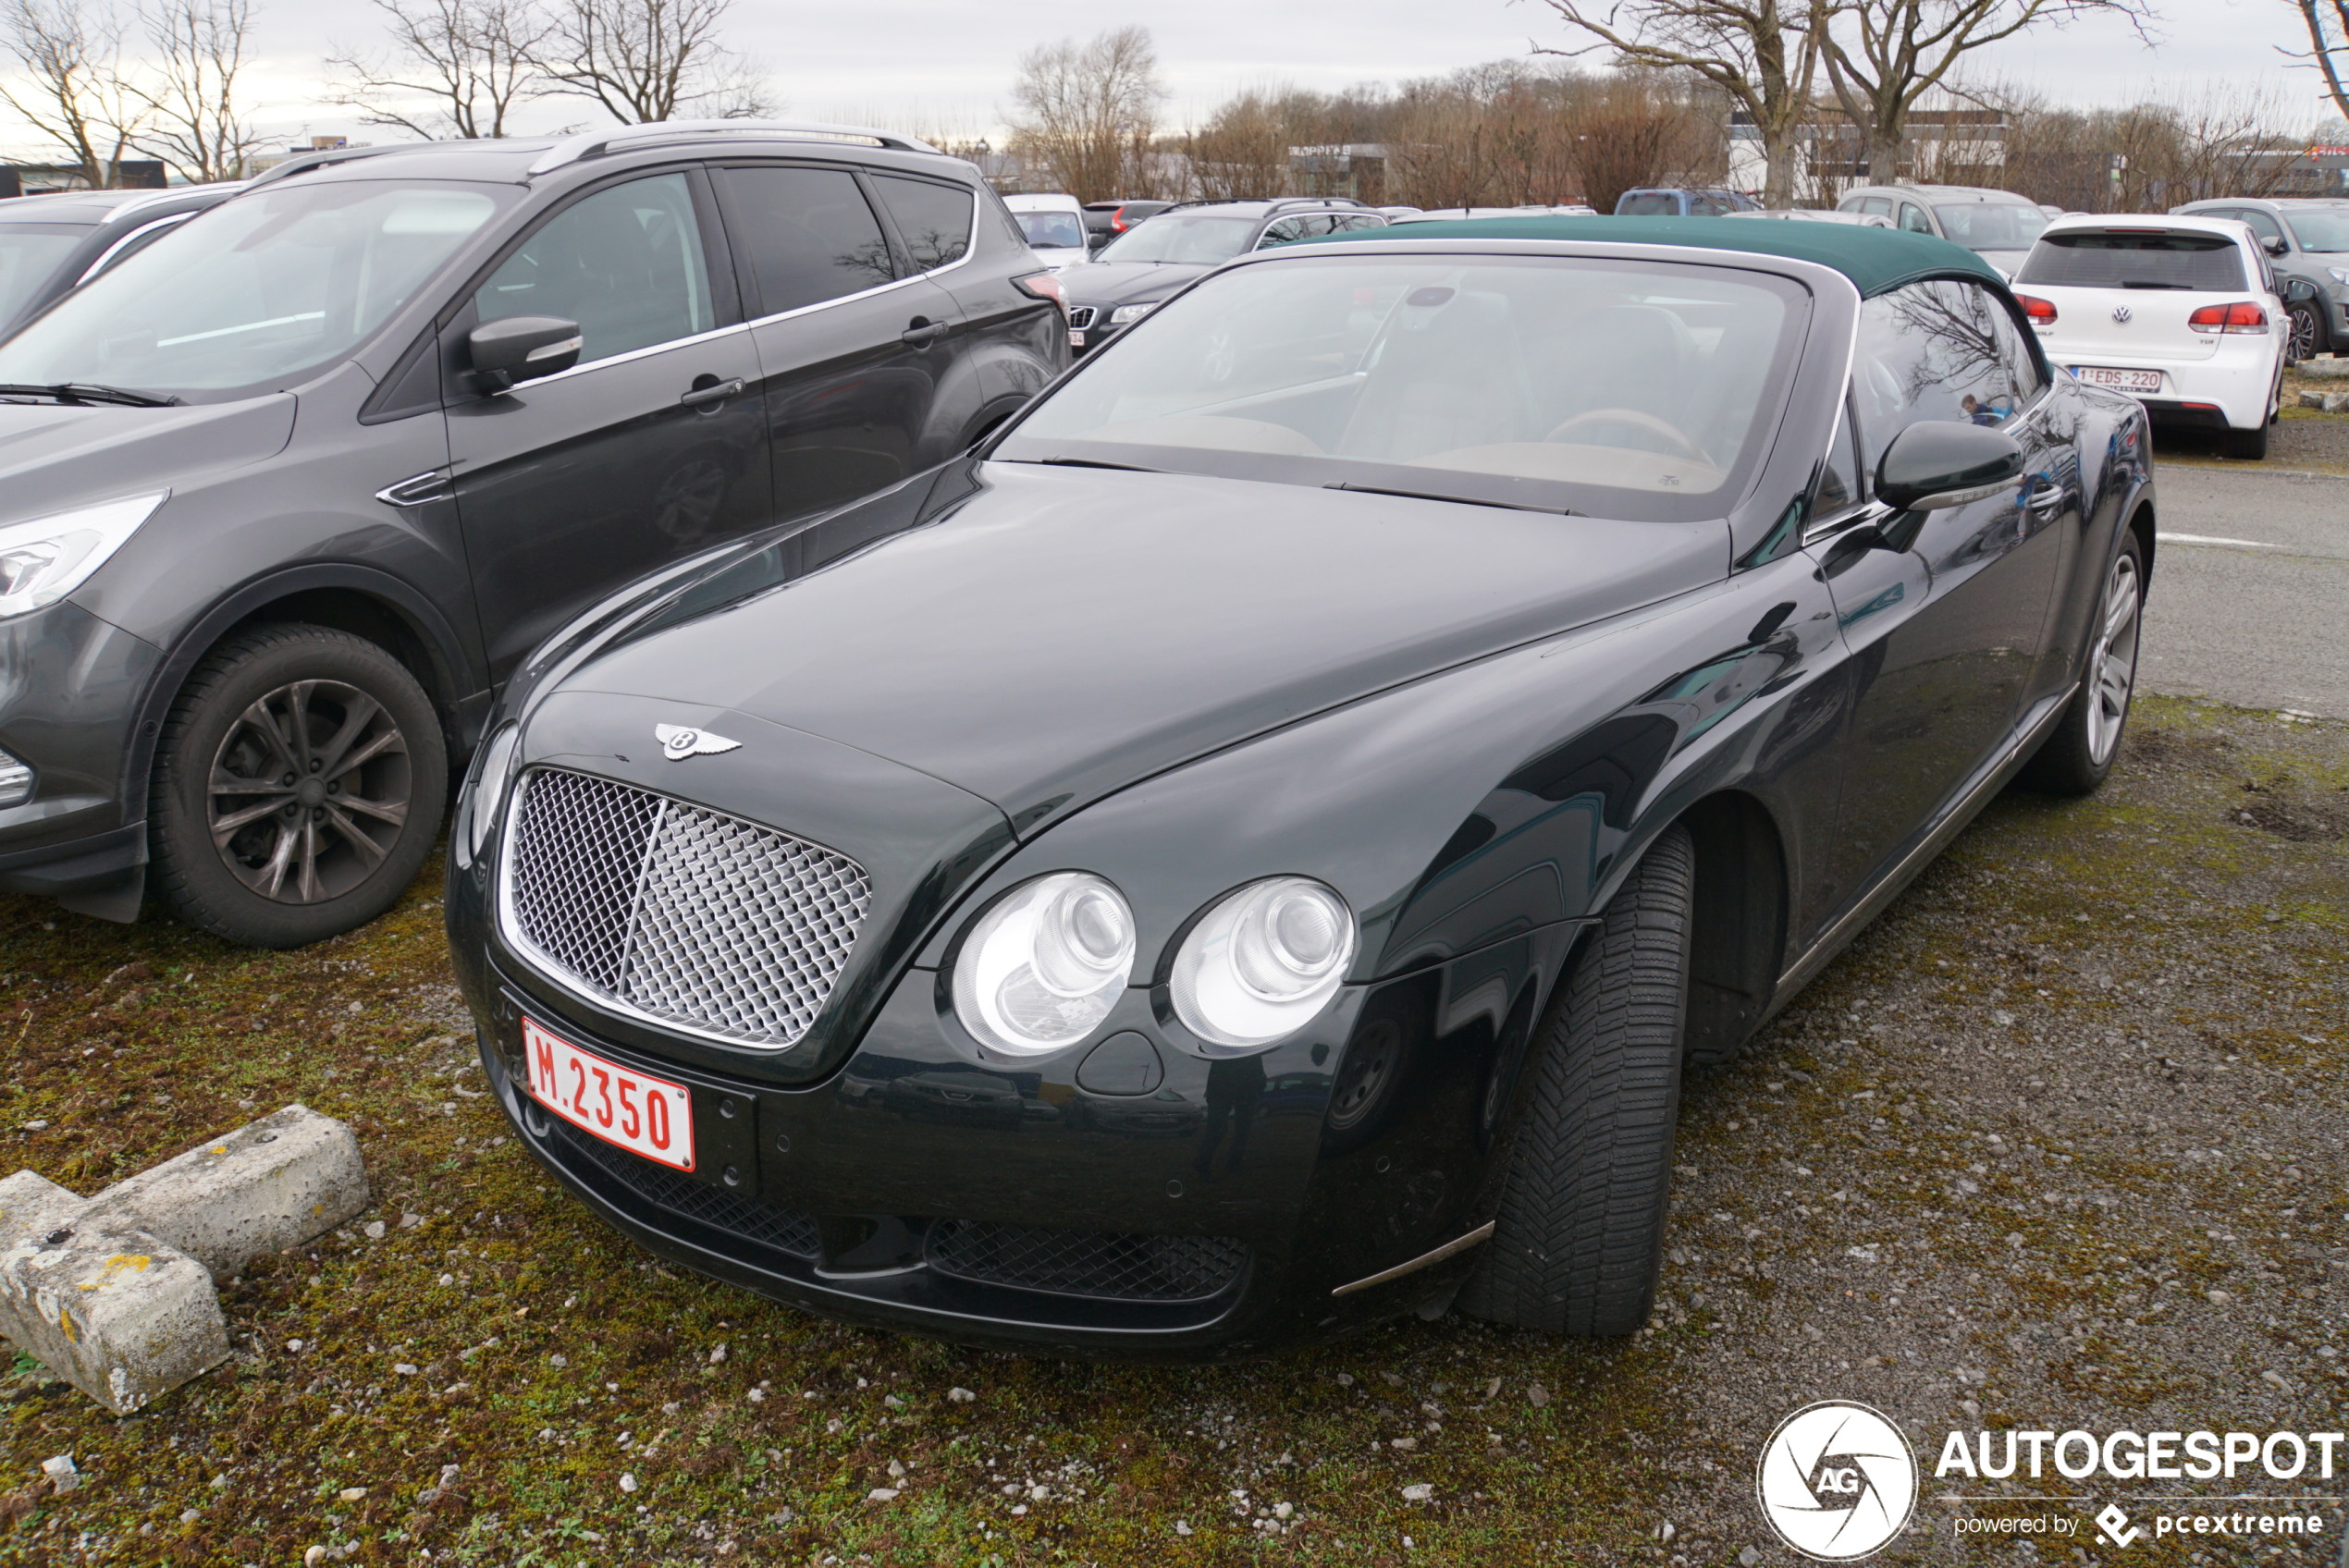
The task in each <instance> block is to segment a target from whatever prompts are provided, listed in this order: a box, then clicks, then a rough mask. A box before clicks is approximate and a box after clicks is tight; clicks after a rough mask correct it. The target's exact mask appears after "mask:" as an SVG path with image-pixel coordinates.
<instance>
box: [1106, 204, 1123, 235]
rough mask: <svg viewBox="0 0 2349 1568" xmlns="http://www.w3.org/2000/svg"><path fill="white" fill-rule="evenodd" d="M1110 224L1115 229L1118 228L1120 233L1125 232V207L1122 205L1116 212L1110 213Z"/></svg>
mask: <svg viewBox="0 0 2349 1568" xmlns="http://www.w3.org/2000/svg"><path fill="white" fill-rule="evenodd" d="M1109 226H1110V227H1112V228H1113V229H1115V230H1116V231H1117V232H1118V233H1120V234H1123V233H1125V208H1123V207H1120V208H1118V209H1117V211H1115V212H1113V213H1112V214H1110V215H1109Z"/></svg>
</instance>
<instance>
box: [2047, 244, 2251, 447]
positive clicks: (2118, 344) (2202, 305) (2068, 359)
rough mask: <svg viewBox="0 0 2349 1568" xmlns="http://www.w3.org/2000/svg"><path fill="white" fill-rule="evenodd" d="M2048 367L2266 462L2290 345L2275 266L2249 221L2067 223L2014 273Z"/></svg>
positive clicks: (2160, 420)
mask: <svg viewBox="0 0 2349 1568" xmlns="http://www.w3.org/2000/svg"><path fill="white" fill-rule="evenodd" d="M2014 288H2015V294H2016V297H2017V298H2018V299H2019V300H2021V301H2022V303H2023V311H2024V312H2025V313H2026V314H2028V315H2029V317H2030V318H2031V325H2032V328H2033V330H2034V331H2035V332H2036V334H2037V335H2038V338H2039V346H2040V347H2041V348H2042V349H2045V350H2046V351H2047V355H2048V360H2049V361H2051V362H2053V363H2055V364H2058V365H2061V366H2062V367H2064V368H2065V369H2067V370H2069V371H2070V372H2071V373H2072V374H2073V375H2076V376H2078V377H2079V378H2080V379H2081V380H2083V381H2085V382H2087V383H2089V384H2090V385H2091V386H2105V387H2109V388H2111V389H2112V390H2113V391H2116V392H2126V393H2127V394H2129V396H2131V397H2133V398H2136V399H2137V400H2138V401H2139V402H2140V403H2143V404H2144V405H2145V409H2146V413H2148V414H2149V415H2151V416H2152V417H2153V419H2154V421H2155V422H2156V423H2162V424H2170V425H2178V426H2186V427H2190V428H2195V429H2202V430H2210V431H2216V432H2219V433H2220V434H2221V435H2222V437H2223V439H2224V440H2225V441H2226V443H2227V449H2228V450H2229V451H2230V452H2231V453H2232V454H2233V455H2234V456H2236V457H2239V458H2264V457H2266V456H2267V455H2268V428H2269V425H2270V424H2271V423H2274V421H2275V420H2276V418H2277V416H2278V413H2279V410H2281V402H2282V389H2283V367H2284V345H2285V334H2284V331H2283V302H2282V300H2280V299H2278V298H2277V295H2276V282H2275V276H2274V275H2273V273H2272V272H2270V271H2269V265H2268V254H2267V252H2266V251H2264V250H2262V249H2261V248H2260V246H2259V244H2258V242H2257V239H2255V238H2254V237H2253V233H2252V230H2251V228H2250V227H2249V226H2248V225H2247V224H2245V223H2244V222H2243V221H2242V220H2240V219H2235V218H2216V217H2208V216H2204V215H2200V214H2170V215H2168V216H2162V215H2160V214H2121V215H2112V214H2098V215H2096V216H2086V215H2083V216H2080V217H2071V218H2058V219H2056V220H2055V221H2054V222H2053V223H2051V224H2049V225H2048V227H2047V230H2046V232H2045V233H2043V234H2041V235H2040V236H2039V239H2038V241H2037V243H2036V244H2035V245H2033V246H2032V248H2031V253H2030V255H2029V257H2028V258H2027V259H2026V260H2025V261H2024V262H2023V265H2022V267H2021V268H2020V269H2019V270H2018V271H2017V272H2016V273H2015V277H2014Z"/></svg>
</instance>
